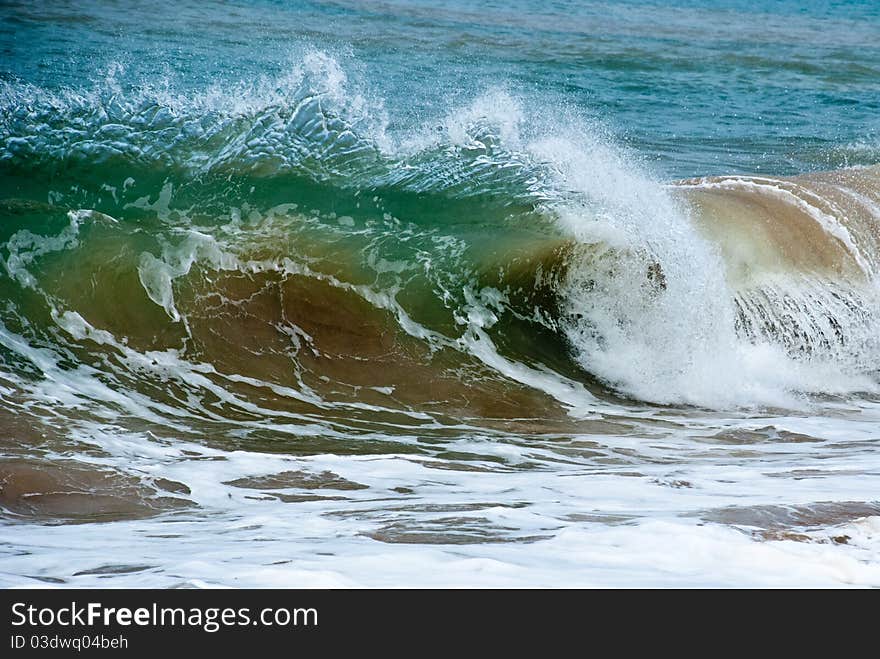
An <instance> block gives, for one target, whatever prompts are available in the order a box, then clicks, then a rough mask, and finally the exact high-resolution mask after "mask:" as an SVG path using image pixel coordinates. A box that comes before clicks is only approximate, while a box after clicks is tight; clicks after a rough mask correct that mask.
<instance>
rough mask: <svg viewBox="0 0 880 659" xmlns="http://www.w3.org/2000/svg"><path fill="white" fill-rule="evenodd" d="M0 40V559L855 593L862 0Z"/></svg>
mask: <svg viewBox="0 0 880 659" xmlns="http://www.w3.org/2000/svg"><path fill="white" fill-rule="evenodd" d="M0 53H2V54H0V585H2V586H6V587H17V586H44V585H47V584H50V585H60V586H86V587H88V586H150V587H213V586H256V587H270V586H282V587H328V586H329V587H363V586H366V587H372V586H392V587H407V586H455V587H468V586H566V587H570V586H850V585H852V586H875V587H876V586H880V5H878V3H876V2H873V1H868V0H865V1H863V2H859V1H847V2H823V1H819V0H816V1H814V2H794V1H791V2H789V1H785V0H777V1H773V2H768V3H761V4H760V6H759V5H758V4H756V3H752V2H745V1H734V0H730V1H725V0H718V1H717V2H712V1H709V0H704V1H702V2H693V3H680V2H671V1H667V0H655V1H653V2H651V1H647V0H632V1H623V2H591V1H587V2H572V1H559V2H540V3H539V2H525V1H515V2H506V3H501V2H463V1H448V2H422V1H420V0H386V1H383V2H371V1H366V2H343V1H338V2H270V1H268V0H266V1H262V0H252V1H248V2H246V1H244V0H241V1H239V2H220V1H218V2H210V3H205V2H189V1H188V0H176V1H175V2H156V1H151V2H140V3H139V2H111V1H106V2H38V3H31V2H4V3H2V4H0Z"/></svg>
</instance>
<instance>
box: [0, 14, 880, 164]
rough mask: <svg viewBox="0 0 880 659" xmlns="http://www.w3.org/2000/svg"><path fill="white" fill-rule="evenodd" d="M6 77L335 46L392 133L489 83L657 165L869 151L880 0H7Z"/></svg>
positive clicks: (244, 61)
mask: <svg viewBox="0 0 880 659" xmlns="http://www.w3.org/2000/svg"><path fill="white" fill-rule="evenodd" d="M4 14H5V17H6V19H5V20H4V22H3V33H2V42H0V44H2V49H3V60H2V62H3V64H2V68H3V76H4V77H5V78H6V79H7V80H20V81H26V82H28V83H31V84H35V85H38V86H41V87H46V88H49V89H57V88H59V87H65V86H66V87H71V88H73V89H82V88H91V87H92V86H93V85H99V86H100V85H101V84H102V81H103V79H104V76H105V75H107V73H108V72H109V71H118V70H119V69H118V67H121V68H122V70H123V71H124V72H119V73H117V74H116V79H117V80H118V81H119V83H120V84H121V85H122V87H123V89H126V88H128V87H129V85H130V86H132V87H142V86H152V87H156V88H160V89H161V88H165V87H167V88H170V90H171V91H173V92H175V93H180V94H184V95H186V94H199V93H201V92H203V91H204V90H205V89H206V88H209V87H211V86H216V85H219V86H221V87H222V86H226V85H230V84H231V85H236V84H239V83H241V82H242V81H251V80H253V79H254V78H255V77H260V76H268V77H270V78H276V77H281V76H283V75H284V74H285V72H287V71H289V70H290V68H291V66H292V65H293V63H295V62H296V61H297V59H298V58H299V57H300V55H301V53H302V51H303V50H304V49H307V48H309V47H315V48H319V49H321V50H323V51H325V52H329V53H332V54H333V56H334V57H336V58H338V59H339V61H340V62H343V63H344V64H343V68H345V69H346V72H347V73H348V74H349V75H350V76H351V77H353V78H354V79H356V80H357V81H358V84H360V85H362V86H363V88H364V89H365V91H366V92H367V93H369V94H370V95H371V97H372V99H371V100H373V101H374V102H375V103H376V104H377V107H376V110H377V111H379V109H380V108H379V107H378V106H379V105H381V109H383V110H384V111H385V112H387V113H388V114H389V118H390V125H389V129H390V130H391V131H392V132H397V131H405V130H408V129H412V128H413V127H414V126H421V125H423V124H424V123H426V122H430V121H431V120H433V119H436V118H438V117H442V116H443V115H444V113H446V112H448V111H449V110H450V108H455V107H457V106H460V105H463V104H467V102H468V101H469V100H471V99H472V98H474V97H475V96H477V95H479V94H481V93H483V92H484V91H485V90H486V89H487V88H490V87H495V86H498V87H502V88H504V89H506V90H509V91H510V92H511V93H512V94H514V95H516V96H517V97H519V98H523V99H525V101H524V102H525V103H526V104H527V105H530V106H534V107H535V110H536V113H538V115H539V116H538V117H536V118H535V120H536V121H539V122H542V123H549V124H552V123H554V122H556V121H559V116H560V115H564V114H565V113H576V114H586V115H588V116H591V117H595V118H596V119H597V120H598V121H599V122H601V123H602V124H603V125H604V126H606V127H607V129H608V130H609V131H610V132H611V133H612V134H613V135H615V137H616V138H617V139H619V140H621V141H622V142H624V143H625V144H627V145H629V146H631V147H632V148H633V149H635V150H636V151H637V152H638V153H639V154H640V155H642V156H643V157H644V158H645V159H647V160H648V161H650V162H651V163H652V166H653V167H654V168H655V170H656V171H657V172H659V173H660V174H661V175H663V176H667V177H687V176H698V175H705V174H721V173H732V172H735V171H743V172H751V173H754V172H756V171H764V172H772V173H776V174H788V173H799V172H803V171H805V170H808V169H813V168H817V167H818V168H832V167H837V166H841V165H845V164H858V163H871V162H873V160H872V158H873V159H876V155H877V143H878V132H880V119H878V116H880V112H878V110H880V82H878V81H880V68H878V67H880V45H878V42H880V39H878V35H880V8H878V6H877V3H875V2H872V1H870V0H866V1H864V2H784V1H778V0H776V1H774V2H769V3H760V4H756V3H751V2H694V3H687V6H686V7H684V6H680V3H676V2H548V3H533V2H508V3H476V4H475V3H469V2H467V3H458V2H409V1H407V2H382V3H373V2H352V3H346V2H278V3H272V2H242V3H231V2H222V3H188V2H169V3H163V2H155V3H154V2H150V3H112V2H94V3H90V2H82V3H70V4H65V3H39V4H38V6H36V7H34V6H32V3H21V4H19V5H17V4H16V3H9V4H7V5H6V6H5V9H4Z"/></svg>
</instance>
